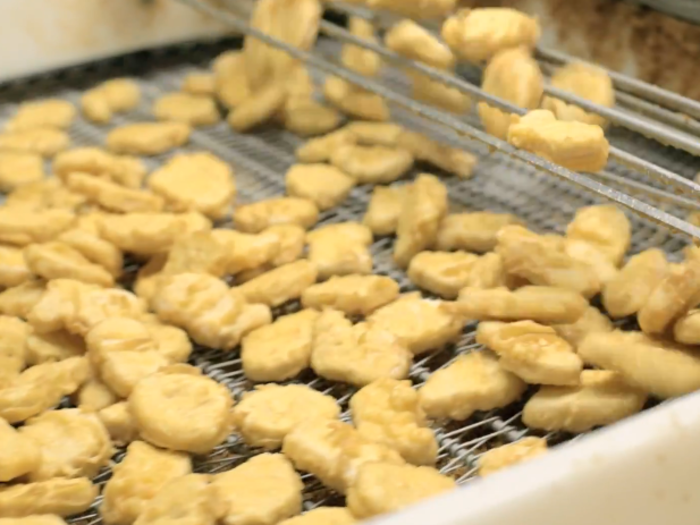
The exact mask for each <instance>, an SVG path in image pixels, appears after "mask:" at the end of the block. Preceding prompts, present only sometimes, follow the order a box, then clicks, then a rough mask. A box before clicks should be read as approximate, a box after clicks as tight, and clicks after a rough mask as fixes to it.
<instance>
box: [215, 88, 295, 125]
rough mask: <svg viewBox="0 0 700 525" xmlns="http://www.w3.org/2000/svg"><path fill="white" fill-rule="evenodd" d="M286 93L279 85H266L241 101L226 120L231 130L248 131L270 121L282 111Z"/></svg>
mask: <svg viewBox="0 0 700 525" xmlns="http://www.w3.org/2000/svg"><path fill="white" fill-rule="evenodd" d="M286 96H287V93H286V91H285V89H284V86H283V85H282V84H281V83H273V84H268V85H267V86H265V87H263V88H261V89H260V90H259V91H257V92H253V93H251V94H250V96H249V97H247V98H246V99H244V100H243V101H241V103H240V104H239V105H237V106H236V107H235V108H233V109H232V110H231V112H230V113H229V114H228V117H227V118H226V122H228V124H229V126H231V129H233V130H234V131H237V132H239V133H244V132H246V131H250V130H251V129H253V128H255V127H257V126H260V125H262V124H264V123H266V122H267V121H269V120H270V119H272V118H273V117H274V116H275V115H276V114H277V113H278V112H280V111H282V110H283V109H284V103H285V100H286Z"/></svg>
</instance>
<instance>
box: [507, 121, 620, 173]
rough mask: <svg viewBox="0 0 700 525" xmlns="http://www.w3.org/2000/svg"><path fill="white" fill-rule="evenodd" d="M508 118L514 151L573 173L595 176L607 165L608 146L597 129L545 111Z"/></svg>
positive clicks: (591, 125)
mask: <svg viewBox="0 0 700 525" xmlns="http://www.w3.org/2000/svg"><path fill="white" fill-rule="evenodd" d="M510 118H511V124H510V127H509V128H508V142H509V143H510V144H511V145H513V146H515V147H516V148H520V149H523V150H525V151H529V152H530V153H534V154H535V155H538V156H540V157H542V158H544V159H547V160H550V161H552V162H554V163H555V164H559V165H560V166H563V167H564V168H568V169H570V170H573V171H590V172H593V173H595V172H597V171H601V170H602V169H603V168H605V165H606V164H607V163H608V153H609V150H610V144H609V143H608V140H607V139H606V138H605V134H604V133H603V129H602V128H601V127H600V126H596V125H593V124H584V123H583V122H567V121H563V120H557V119H556V117H555V116H554V114H553V113H552V112H551V111H547V110H546V109H535V110H532V111H530V112H529V113H527V115H525V116H524V117H519V116H517V115H511V117H510Z"/></svg>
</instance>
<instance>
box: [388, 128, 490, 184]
mask: <svg viewBox="0 0 700 525" xmlns="http://www.w3.org/2000/svg"><path fill="white" fill-rule="evenodd" d="M398 146H399V147H401V148H404V149H407V150H408V151H410V152H411V154H412V155H413V157H414V158H415V159H416V160H417V161H420V162H426V163H428V164H431V165H433V166H435V167H436V168H439V169H441V170H443V171H446V172H447V173H452V174H454V175H456V176H457V177H459V178H460V179H469V178H471V176H472V172H473V171H474V166H476V163H477V158H476V157H475V156H474V155H472V154H471V153H468V152H466V151H464V150H462V149H459V148H453V147H452V146H448V145H447V144H441V143H439V142H436V141H434V140H432V139H431V138H429V137H427V136H426V135H423V134H421V133H416V132H414V131H408V130H404V131H403V132H402V133H401V134H400V135H399V138H398Z"/></svg>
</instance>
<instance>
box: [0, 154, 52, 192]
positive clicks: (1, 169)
mask: <svg viewBox="0 0 700 525" xmlns="http://www.w3.org/2000/svg"><path fill="white" fill-rule="evenodd" d="M43 179H44V161H43V159H42V158H41V156H40V155H37V154H36V153H23V152H13V151H6V152H0V191H3V192H6V193H7V192H10V191H12V190H14V189H16V188H19V187H20V186H24V185H26V184H31V183H34V182H39V181H41V180H43Z"/></svg>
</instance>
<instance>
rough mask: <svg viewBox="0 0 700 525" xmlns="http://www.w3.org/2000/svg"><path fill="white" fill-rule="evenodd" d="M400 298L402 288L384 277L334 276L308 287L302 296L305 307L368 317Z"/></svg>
mask: <svg viewBox="0 0 700 525" xmlns="http://www.w3.org/2000/svg"><path fill="white" fill-rule="evenodd" d="M398 296H399V285H398V283H397V282H396V281H394V280H393V279H392V278H390V277H385V276H382V275H346V276H343V277H331V278H330V279H329V280H328V281H326V282H324V283H319V284H315V285H312V286H309V287H308V288H306V289H305V290H304V291H303V293H302V295H301V303H302V304H303V305H304V307H305V308H316V309H319V310H320V309H322V308H334V309H337V310H340V311H342V312H344V313H346V314H347V315H364V316H366V315H369V314H371V313H372V312H374V311H375V310H376V309H377V308H380V307H382V306H384V305H385V304H388V303H390V302H392V301H393V300H395V299H396V298H397V297H398Z"/></svg>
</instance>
